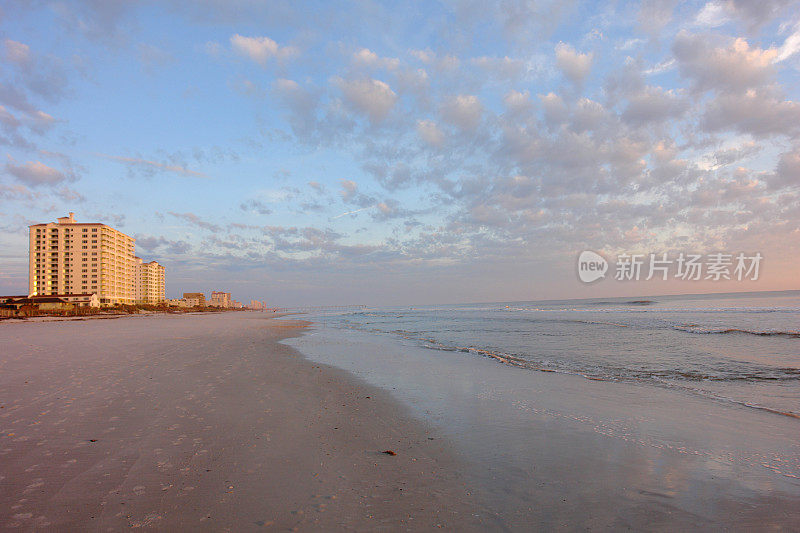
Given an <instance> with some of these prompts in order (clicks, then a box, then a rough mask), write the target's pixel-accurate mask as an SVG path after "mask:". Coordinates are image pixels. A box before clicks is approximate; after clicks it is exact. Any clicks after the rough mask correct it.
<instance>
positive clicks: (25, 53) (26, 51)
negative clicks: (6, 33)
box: [3, 39, 31, 64]
mask: <svg viewBox="0 0 800 533" xmlns="http://www.w3.org/2000/svg"><path fill="white" fill-rule="evenodd" d="M3 47H4V54H3V57H4V58H5V60H6V61H8V62H9V63H17V64H26V63H29V62H30V61H31V48H30V46H28V45H27V44H24V43H19V42H17V41H12V40H11V39H6V40H5V41H3Z"/></svg>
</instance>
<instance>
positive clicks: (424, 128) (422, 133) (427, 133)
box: [417, 120, 444, 148]
mask: <svg viewBox="0 0 800 533" xmlns="http://www.w3.org/2000/svg"><path fill="white" fill-rule="evenodd" d="M417 134H419V137H420V138H421V139H422V140H423V141H425V142H426V143H428V144H430V145H431V146H435V147H437V148H438V147H441V146H442V144H444V133H442V130H441V129H439V126H437V125H436V123H435V122H434V121H432V120H418V121H417Z"/></svg>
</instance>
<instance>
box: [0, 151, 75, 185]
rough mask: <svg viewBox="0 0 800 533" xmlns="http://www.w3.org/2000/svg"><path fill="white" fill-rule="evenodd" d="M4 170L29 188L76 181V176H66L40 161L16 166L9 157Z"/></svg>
mask: <svg viewBox="0 0 800 533" xmlns="http://www.w3.org/2000/svg"><path fill="white" fill-rule="evenodd" d="M5 170H6V172H8V173H9V174H11V175H12V176H14V177H15V178H17V179H18V180H19V181H21V182H22V183H25V184H26V185H29V186H31V187H39V186H42V185H58V184H61V183H64V182H68V181H75V180H76V179H78V178H77V176H75V175H73V174H67V173H64V172H62V171H60V170H58V169H55V168H53V167H49V166H47V165H45V164H44V163H42V162H41V161H28V162H26V163H23V164H21V165H17V164H16V163H15V161H14V160H13V159H11V158H10V157H9V161H8V163H6V166H5Z"/></svg>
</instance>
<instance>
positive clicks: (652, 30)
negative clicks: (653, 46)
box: [637, 0, 677, 36]
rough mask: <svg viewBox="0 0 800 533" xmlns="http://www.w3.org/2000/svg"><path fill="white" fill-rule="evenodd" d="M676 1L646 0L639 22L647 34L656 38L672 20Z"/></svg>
mask: <svg viewBox="0 0 800 533" xmlns="http://www.w3.org/2000/svg"><path fill="white" fill-rule="evenodd" d="M676 3H677V1H676V0H644V1H643V2H642V3H641V7H640V8H639V15H638V17H637V20H638V22H639V27H641V28H642V29H643V30H644V31H645V32H646V33H649V34H650V35H653V36H656V35H658V34H659V33H660V32H661V30H662V29H663V28H664V26H666V25H667V24H669V22H670V21H671V20H672V12H673V10H674V9H675V4H676Z"/></svg>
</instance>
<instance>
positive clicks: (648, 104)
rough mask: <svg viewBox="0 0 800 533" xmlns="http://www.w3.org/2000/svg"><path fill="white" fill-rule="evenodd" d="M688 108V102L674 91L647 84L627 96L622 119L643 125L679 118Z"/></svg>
mask: <svg viewBox="0 0 800 533" xmlns="http://www.w3.org/2000/svg"><path fill="white" fill-rule="evenodd" d="M688 109H689V103H688V102H687V101H686V100H685V99H683V98H681V97H680V96H678V95H677V94H676V93H675V92H674V91H667V90H664V89H663V88H661V87H651V86H647V87H644V88H643V89H642V90H641V91H638V92H636V93H635V94H632V95H631V96H630V97H628V106H627V107H626V108H625V111H623V112H622V119H623V120H624V121H625V122H627V123H629V124H634V125H637V126H645V125H649V124H657V123H659V122H663V121H665V120H668V119H677V118H680V116H681V115H683V114H684V113H685V112H686V111H687V110H688Z"/></svg>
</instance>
